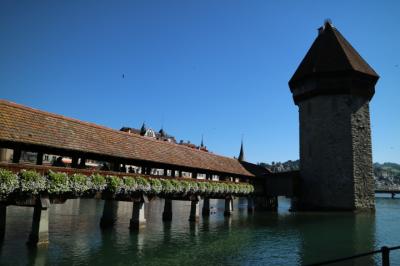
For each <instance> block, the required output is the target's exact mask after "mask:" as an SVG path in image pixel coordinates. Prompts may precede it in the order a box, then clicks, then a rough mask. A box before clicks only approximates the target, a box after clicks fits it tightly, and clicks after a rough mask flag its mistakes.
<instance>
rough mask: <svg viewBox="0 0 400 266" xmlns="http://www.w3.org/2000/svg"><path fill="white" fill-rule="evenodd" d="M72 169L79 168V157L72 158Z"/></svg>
mask: <svg viewBox="0 0 400 266" xmlns="http://www.w3.org/2000/svg"><path fill="white" fill-rule="evenodd" d="M71 167H72V168H78V156H72V162H71Z"/></svg>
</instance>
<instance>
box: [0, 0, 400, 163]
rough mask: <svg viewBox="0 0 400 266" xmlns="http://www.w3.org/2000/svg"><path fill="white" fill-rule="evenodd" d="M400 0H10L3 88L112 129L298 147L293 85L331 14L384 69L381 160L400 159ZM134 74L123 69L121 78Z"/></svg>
mask: <svg viewBox="0 0 400 266" xmlns="http://www.w3.org/2000/svg"><path fill="white" fill-rule="evenodd" d="M399 14H400V2H398V1H393V2H389V1H387V2H386V1H385V2H383V1H341V2H340V1H235V0H229V1H216V0H212V1H211V0H210V1H208V0H203V1H190V0H186V1H184V0H182V1H166V0H162V1H161V0H160V1H151V0H146V1H5V0H3V1H1V2H0V98H3V99H7V100H11V101H14V102H17V103H20V104H24V105H28V106H31V107H34V108H37V109H41V110H45V111H49V112H54V113H57V114H62V115H65V116H69V117H73V118H77V119H80V120H84V121H89V122H94V123H97V124H101V125H105V126H108V127H111V128H115V129H119V128H120V127H122V126H132V127H140V126H141V124H142V122H143V121H146V124H147V125H148V126H150V127H152V128H154V129H156V130H159V129H160V127H161V126H162V125H163V126H164V129H165V130H166V131H167V132H168V133H170V134H172V135H174V136H176V138H177V139H178V140H180V139H183V140H190V141H191V142H192V143H198V144H199V143H200V140H201V135H202V134H203V135H204V142H205V144H206V145H207V146H208V148H209V149H210V150H211V151H213V152H215V153H218V154H222V155H226V156H237V155H238V153H239V148H240V139H241V136H242V135H244V144H245V155H246V159H247V160H248V161H251V162H271V161H286V160H289V159H292V160H294V159H297V158H298V157H299V155H298V154H299V151H298V150H299V144H298V141H299V139H298V135H299V133H298V112H297V107H296V106H295V105H294V103H293V101H292V98H291V94H290V91H289V88H288V85H287V82H288V81H289V79H290V77H291V76H292V75H293V73H294V71H295V70H296V68H297V66H298V65H299V63H300V61H301V60H302V58H303V57H304V55H305V54H306V52H307V50H308V48H309V47H310V46H311V44H312V42H313V41H314V39H315V38H316V35H317V28H318V27H320V26H321V25H322V24H323V21H324V20H325V19H326V18H330V19H332V21H333V24H334V26H335V27H337V28H338V29H339V31H340V32H341V33H342V34H343V35H344V36H345V37H346V38H347V40H348V41H349V42H350V43H351V44H352V45H353V46H354V47H355V48H356V50H357V51H358V52H359V53H360V54H361V55H362V57H363V58H364V59H365V60H366V61H367V62H368V63H369V64H370V65H371V66H372V67H373V68H374V69H375V70H376V72H378V74H379V75H380V76H381V78H380V80H379V81H378V84H377V87H376V94H375V96H374V98H373V100H372V102H371V106H370V107H371V123H372V143H373V159H374V161H378V162H384V161H393V162H397V163H399V162H400V138H399V136H400V122H399V121H400V120H399V115H400V102H399V100H400V97H399V96H400V89H399V84H400V53H399V47H400V30H399V27H400V15H399ZM122 75H124V78H122Z"/></svg>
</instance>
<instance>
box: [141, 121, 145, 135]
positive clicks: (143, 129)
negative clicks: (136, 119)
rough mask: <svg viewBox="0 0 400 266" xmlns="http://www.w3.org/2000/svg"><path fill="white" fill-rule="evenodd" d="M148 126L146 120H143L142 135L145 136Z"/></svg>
mask: <svg viewBox="0 0 400 266" xmlns="http://www.w3.org/2000/svg"><path fill="white" fill-rule="evenodd" d="M146 131H147V128H146V124H145V122H143V124H142V127H141V128H140V135H142V136H144V135H145V134H146Z"/></svg>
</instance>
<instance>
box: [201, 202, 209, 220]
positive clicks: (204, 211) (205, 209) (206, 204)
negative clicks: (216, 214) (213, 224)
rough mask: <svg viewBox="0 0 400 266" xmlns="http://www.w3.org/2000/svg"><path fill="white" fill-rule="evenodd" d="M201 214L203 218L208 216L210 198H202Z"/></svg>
mask: <svg viewBox="0 0 400 266" xmlns="http://www.w3.org/2000/svg"><path fill="white" fill-rule="evenodd" d="M201 214H202V216H203V217H208V216H210V198H204V200H203V208H202V211H201Z"/></svg>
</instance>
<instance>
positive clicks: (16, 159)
mask: <svg viewBox="0 0 400 266" xmlns="http://www.w3.org/2000/svg"><path fill="white" fill-rule="evenodd" d="M20 159H21V150H20V149H14V152H13V157H12V162H13V163H19V160H20Z"/></svg>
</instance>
